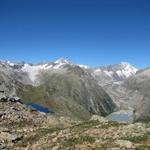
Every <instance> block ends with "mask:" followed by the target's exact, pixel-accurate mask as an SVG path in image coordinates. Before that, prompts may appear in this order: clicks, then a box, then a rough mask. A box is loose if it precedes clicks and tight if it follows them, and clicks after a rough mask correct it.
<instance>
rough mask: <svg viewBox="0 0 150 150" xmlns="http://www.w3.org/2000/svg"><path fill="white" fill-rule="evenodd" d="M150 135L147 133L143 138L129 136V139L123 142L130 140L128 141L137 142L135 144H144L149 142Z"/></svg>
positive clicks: (126, 138)
mask: <svg viewBox="0 0 150 150" xmlns="http://www.w3.org/2000/svg"><path fill="white" fill-rule="evenodd" d="M149 135H150V133H145V134H144V135H141V136H128V137H125V138H123V140H128V141H131V142H135V143H136V142H142V141H146V140H148V139H149Z"/></svg>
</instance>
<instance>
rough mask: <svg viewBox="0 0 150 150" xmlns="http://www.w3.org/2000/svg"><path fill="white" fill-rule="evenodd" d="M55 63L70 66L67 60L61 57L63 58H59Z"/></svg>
mask: <svg viewBox="0 0 150 150" xmlns="http://www.w3.org/2000/svg"><path fill="white" fill-rule="evenodd" d="M54 63H55V64H60V63H62V64H68V63H69V61H68V60H67V59H65V58H63V57H61V58H59V59H58V60H56V61H55V62H54Z"/></svg>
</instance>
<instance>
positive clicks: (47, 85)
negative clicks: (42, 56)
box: [1, 58, 116, 119]
mask: <svg viewBox="0 0 150 150" xmlns="http://www.w3.org/2000/svg"><path fill="white" fill-rule="evenodd" d="M1 65H2V66H3V67H1V70H2V73H1V75H3V74H4V77H3V78H1V79H2V82H3V85H4V86H5V88H3V87H2V88H1V89H2V92H3V91H4V93H5V94H6V95H14V96H19V97H21V98H22V99H24V100H26V101H27V102H35V103H38V104H41V105H44V106H46V107H48V108H50V109H52V110H53V111H54V112H55V113H56V114H58V115H64V116H68V117H72V118H76V119H88V118H90V116H91V114H98V115H102V116H106V115H108V114H110V113H111V112H113V111H114V110H115V108H116V106H115V104H114V102H113V101H112V100H111V98H110V97H109V95H108V94H107V93H106V92H105V91H104V90H103V88H102V87H100V86H99V85H98V83H97V81H96V80H95V78H94V77H93V76H92V75H91V72H90V71H89V69H85V67H83V66H80V65H75V64H71V63H70V62H68V61H67V60H65V59H63V58H61V59H59V60H57V61H55V62H42V63H40V64H37V65H33V64H28V63H24V62H21V63H17V64H13V63H10V62H1ZM4 78H6V79H4ZM6 83H7V84H6ZM8 86H9V87H10V88H7V87H8ZM12 89H14V90H13V91H12ZM6 90H7V91H8V92H5V91H6ZM4 93H2V95H4Z"/></svg>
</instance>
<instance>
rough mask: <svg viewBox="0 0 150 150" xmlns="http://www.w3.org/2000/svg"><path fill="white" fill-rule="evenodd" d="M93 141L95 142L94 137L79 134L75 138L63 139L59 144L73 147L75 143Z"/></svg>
mask: <svg viewBox="0 0 150 150" xmlns="http://www.w3.org/2000/svg"><path fill="white" fill-rule="evenodd" d="M84 142H86V143H90V144H92V143H94V142H95V138H94V137H91V136H83V135H81V136H79V137H78V138H75V137H72V138H70V139H65V140H64V141H63V142H62V143H61V145H62V147H70V148H73V149H74V148H75V145H77V144H82V143H84Z"/></svg>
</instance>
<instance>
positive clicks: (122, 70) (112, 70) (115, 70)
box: [93, 62, 138, 86]
mask: <svg viewBox="0 0 150 150" xmlns="http://www.w3.org/2000/svg"><path fill="white" fill-rule="evenodd" d="M137 71H138V69H137V68H135V67H134V66H132V65H131V64H130V63H127V62H122V63H120V64H116V65H109V66H104V67H97V68H95V69H93V75H94V77H95V78H96V79H97V80H98V81H99V84H100V85H102V86H105V85H108V84H120V83H121V82H122V81H124V80H125V79H127V78H128V77H130V76H132V75H135V74H136V72H137Z"/></svg>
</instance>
